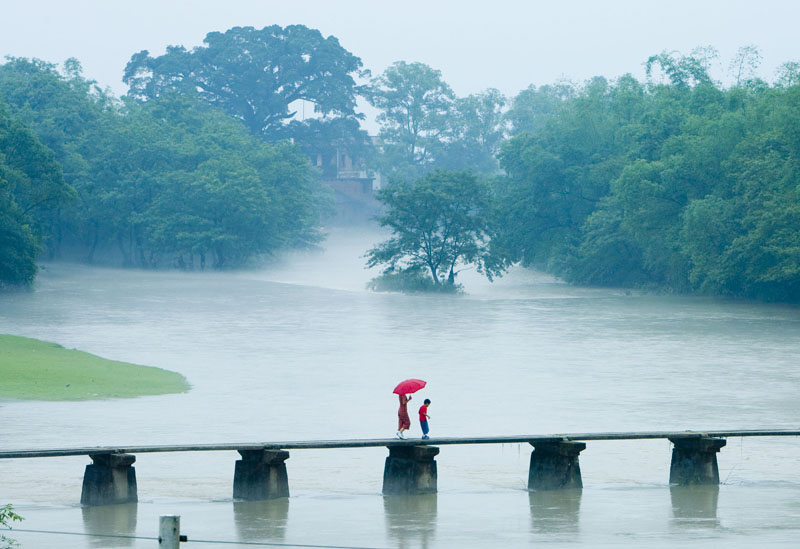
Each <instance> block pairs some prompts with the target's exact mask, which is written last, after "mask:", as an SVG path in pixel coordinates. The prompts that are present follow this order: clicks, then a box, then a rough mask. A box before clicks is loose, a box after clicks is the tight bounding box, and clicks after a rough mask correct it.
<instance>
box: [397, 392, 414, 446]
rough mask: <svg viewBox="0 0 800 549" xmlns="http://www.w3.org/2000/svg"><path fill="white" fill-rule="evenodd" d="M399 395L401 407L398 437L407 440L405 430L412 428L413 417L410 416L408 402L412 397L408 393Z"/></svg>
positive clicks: (398, 417) (398, 418)
mask: <svg viewBox="0 0 800 549" xmlns="http://www.w3.org/2000/svg"><path fill="white" fill-rule="evenodd" d="M398 396H399V397H400V409H399V410H397V438H400V439H403V440H405V438H406V436H405V435H404V434H403V431H408V430H409V429H410V428H411V419H409V417H408V402H409V401H410V400H411V397H410V396H406V395H398Z"/></svg>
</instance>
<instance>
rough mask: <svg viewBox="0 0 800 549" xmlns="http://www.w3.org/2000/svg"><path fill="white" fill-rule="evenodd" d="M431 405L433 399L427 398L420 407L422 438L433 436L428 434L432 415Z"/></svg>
mask: <svg viewBox="0 0 800 549" xmlns="http://www.w3.org/2000/svg"><path fill="white" fill-rule="evenodd" d="M430 405H431V399H429V398H426V399H425V402H423V403H422V406H420V407H419V426H420V427H421V428H422V438H423V439H428V438H431V437H429V436H428V431H430V429H428V420H429V419H430V418H431V416H429V415H428V406H430Z"/></svg>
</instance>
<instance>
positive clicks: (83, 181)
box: [0, 59, 323, 268]
mask: <svg viewBox="0 0 800 549" xmlns="http://www.w3.org/2000/svg"><path fill="white" fill-rule="evenodd" d="M0 95H2V96H4V97H5V98H6V99H7V100H8V101H9V107H10V108H11V109H12V110H13V112H14V115H15V116H18V117H19V118H20V119H21V120H22V121H24V122H25V123H26V124H27V125H28V126H29V127H31V128H32V129H33V130H35V131H36V132H37V134H38V136H39V138H40V139H41V140H42V142H43V143H44V144H45V145H47V146H48V147H50V149H51V150H52V151H53V155H54V156H55V160H57V161H58V162H59V163H60V164H61V166H63V167H64V179H65V180H66V181H67V182H68V183H69V184H71V186H72V187H73V188H74V189H75V191H76V192H77V200H74V201H72V202H71V203H68V204H63V203H62V204H61V206H60V207H59V208H58V209H57V210H56V211H51V212H50V215H49V217H48V218H47V219H46V221H47V222H48V223H47V224H44V223H43V225H46V226H45V229H44V233H45V236H46V237H47V238H46V239H45V244H46V246H47V251H48V254H49V255H50V256H51V257H58V256H59V255H60V254H61V253H62V251H64V250H67V252H66V253H69V254H71V255H72V256H74V255H76V254H80V255H81V256H83V257H84V258H85V259H87V260H88V261H90V262H91V261H95V260H96V258H97V257H98V255H100V256H101V257H104V258H108V257H114V256H116V257H119V258H121V259H122V263H123V264H124V265H137V266H140V267H156V266H161V265H175V266H178V267H182V268H193V267H200V268H204V267H206V266H207V265H208V266H213V267H215V268H223V267H226V266H231V265H238V264H242V263H244V262H246V261H247V260H248V259H249V258H251V257H253V256H255V255H258V254H263V253H273V252H274V251H276V250H278V249H281V248H284V247H289V246H298V245H300V246H302V245H307V244H309V243H311V242H314V241H316V240H317V239H318V238H319V236H318V233H317V231H316V229H315V226H316V224H317V218H318V211H319V207H320V205H321V203H322V201H323V197H322V194H321V191H320V188H319V186H318V184H317V183H315V182H314V180H313V178H312V172H311V171H310V166H309V162H308V157H307V156H306V155H305V154H303V153H302V152H301V151H300V150H299V149H298V148H296V147H294V146H292V145H290V144H287V143H285V142H284V143H279V144H277V145H270V144H267V143H265V142H264V141H263V140H262V139H260V138H258V137H255V136H252V135H251V134H250V133H249V132H248V131H247V129H246V128H245V127H244V126H243V125H242V124H241V123H240V122H238V121H236V120H235V119H234V118H232V117H230V116H228V115H226V114H224V113H223V112H221V111H220V110H218V109H216V108H214V107H211V106H209V105H207V104H206V103H204V102H202V101H200V100H198V99H197V98H196V97H194V96H192V95H181V94H179V93H177V92H175V91H173V92H169V91H166V90H165V91H164V92H163V93H161V94H160V96H159V97H157V98H154V99H151V100H149V101H146V102H144V103H140V102H137V101H134V100H131V99H126V100H124V101H117V100H114V99H112V98H110V97H108V96H107V95H105V94H104V93H102V92H101V91H100V90H98V89H97V88H96V86H94V84H93V83H92V82H90V81H87V80H85V79H84V78H83V77H82V76H81V74H80V66H79V64H77V62H75V61H70V62H68V63H67V64H66V70H65V71H64V74H62V73H61V72H59V71H58V70H57V68H56V67H55V66H53V65H50V64H46V63H42V62H40V61H36V60H34V61H29V60H25V59H11V60H9V62H8V63H6V64H5V65H2V66H0ZM62 202H63V201H62Z"/></svg>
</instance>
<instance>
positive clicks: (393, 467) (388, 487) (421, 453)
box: [383, 446, 439, 496]
mask: <svg viewBox="0 0 800 549" xmlns="http://www.w3.org/2000/svg"><path fill="white" fill-rule="evenodd" d="M388 448H389V456H388V457H387V458H386V464H385V465H384V468H383V495H385V496H389V495H398V494H431V493H435V492H436V488H437V487H436V484H437V478H438V476H437V472H436V461H435V460H434V459H433V458H434V457H436V455H437V454H438V453H439V448H437V447H435V446H388Z"/></svg>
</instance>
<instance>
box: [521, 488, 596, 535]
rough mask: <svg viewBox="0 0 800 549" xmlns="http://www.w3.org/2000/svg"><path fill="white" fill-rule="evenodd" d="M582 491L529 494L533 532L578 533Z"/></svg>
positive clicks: (536, 491)
mask: <svg viewBox="0 0 800 549" xmlns="http://www.w3.org/2000/svg"><path fill="white" fill-rule="evenodd" d="M582 493H583V492H582V490H580V489H567V490H534V491H530V492H528V500H529V501H530V506H531V520H532V522H533V530H534V532H536V533H539V534H553V533H558V534H571V533H576V532H577V531H578V519H579V516H580V511H581V495H582Z"/></svg>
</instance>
